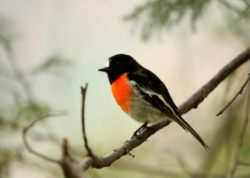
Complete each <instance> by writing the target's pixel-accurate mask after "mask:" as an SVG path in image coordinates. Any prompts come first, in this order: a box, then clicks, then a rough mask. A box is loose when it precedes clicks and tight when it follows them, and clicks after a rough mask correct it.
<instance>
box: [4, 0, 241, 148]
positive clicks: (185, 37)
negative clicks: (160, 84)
mask: <svg viewBox="0 0 250 178" xmlns="http://www.w3.org/2000/svg"><path fill="white" fill-rule="evenodd" d="M142 2H144V1H143V0H127V1H123V0H117V1H111V0H91V1H90V0H89V1H87V0H71V1H66V0H53V1H52V0H42V1H41V0H0V4H1V5H0V15H3V16H5V17H7V18H9V19H10V20H11V22H12V24H13V26H14V30H15V31H16V32H17V33H18V34H19V36H20V37H19V39H18V40H17V42H16V43H15V50H16V56H17V59H18V62H19V64H20V66H21V67H22V68H31V67H32V66H36V65H39V64H40V63H41V62H42V61H43V60H44V59H46V58H47V57H48V56H51V55H53V54H61V55H62V56H64V57H66V58H69V59H70V60H71V61H72V63H73V65H72V67H71V69H72V70H66V72H65V76H63V77H64V78H63V77H62V78H57V77H54V76H53V75H51V74H47V75H43V76H41V77H39V78H38V79H37V80H35V81H34V93H35V95H36V97H37V98H39V100H40V101H42V102H45V103H49V104H50V105H51V106H52V108H54V109H55V110H57V111H59V110H66V111H67V112H68V115H67V116H66V117H61V118H55V119H51V120H49V122H50V123H51V125H52V126H53V128H54V129H55V130H56V131H57V133H58V134H59V135H60V136H66V137H68V138H70V142H71V143H72V144H77V145H81V144H82V142H81V129H80V104H81V96H80V86H81V85H84V84H85V83H86V82H88V83H89V88H88V92H87V101H86V119H87V121H86V122H87V128H86V129H87V132H88V136H89V140H90V143H91V144H93V145H99V146H104V145H105V146H107V145H108V146H107V149H106V150H107V152H109V150H112V149H113V148H115V147H116V146H118V145H120V144H121V143H122V142H123V141H124V140H125V139H127V138H129V137H130V135H131V134H132V133H133V131H134V130H135V128H137V127H138V126H139V124H138V123H136V122H134V121H133V120H131V119H129V117H128V116H126V115H125V114H124V113H123V112H122V111H121V110H120V108H118V106H116V104H115V101H114V99H113V97H112V94H111V91H110V87H109V83H108V79H107V76H106V75H104V73H100V72H98V71H97V69H98V68H101V67H102V66H103V65H104V63H105V62H106V60H107V59H108V58H109V57H110V56H112V55H114V54H117V53H126V54H130V55H132V56H133V57H134V58H135V59H137V61H138V62H139V63H141V64H142V65H143V66H145V67H147V68H149V69H150V70H152V71H153V72H154V73H156V74H157V75H158V76H159V77H160V78H161V79H162V80H163V81H164V83H165V84H166V85H167V87H168V89H169V91H170V93H171V95H172V97H173V99H174V100H175V102H176V104H177V105H179V104H181V103H182V102H183V101H185V99H187V98H188V97H189V96H190V95H191V94H192V93H193V92H194V91H196V90H197V89H198V88H199V87H200V86H201V85H202V84H204V83H205V82H207V80H208V79H210V78H211V77H212V76H213V75H214V74H215V73H216V72H217V71H218V70H219V69H220V68H221V67H222V66H223V65H225V64H226V63H227V62H228V61H230V60H231V59H232V58H233V57H235V56H236V55H237V54H238V53H239V52H241V51H242V48H241V46H240V45H239V44H233V45H232V43H231V44H230V43H228V42H227V41H224V40H223V38H222V37H219V36H217V35H216V34H215V33H214V32H212V31H211V30H212V29H214V28H215V26H216V23H219V22H220V17H218V18H217V20H216V21H215V20H214V18H215V17H216V14H213V15H211V14H205V15H204V18H203V20H204V21H203V22H199V23H198V25H197V28H196V32H192V30H191V29H190V28H189V25H187V24H188V23H187V22H184V23H182V24H181V25H179V26H177V27H176V28H174V29H172V30H171V31H167V32H166V33H165V34H164V35H163V38H162V39H159V38H157V37H156V38H153V39H152V40H150V41H147V42H143V41H142V40H141V39H140V35H139V33H138V31H137V33H135V31H136V30H135V29H136V28H134V26H133V23H129V22H124V21H122V17H123V16H124V15H127V14H128V13H129V12H131V11H132V10H133V9H134V8H135V6H136V5H138V4H141V3H142ZM1 97H2V98H3V100H2V99H1V101H0V102H2V101H5V100H7V99H8V96H3V94H2V95H1ZM209 100H210V101H212V99H211V98H209V99H208V100H206V101H205V102H204V103H203V104H202V105H201V109H200V110H194V111H193V112H190V113H189V114H188V115H186V116H184V117H185V118H190V116H192V119H189V123H190V124H191V125H192V126H194V128H196V130H198V132H199V133H201V135H203V137H205V138H206V136H205V132H203V130H202V127H204V123H205V125H206V124H211V123H210V122H209V121H208V120H205V119H204V118H207V117H206V116H204V115H203V113H202V112H203V111H204V110H205V109H204V108H206V107H208V103H209ZM203 107H204V108H203ZM215 113H216V111H215V112H214V115H215ZM214 115H213V117H215V116H214ZM201 119H202V120H201ZM162 133H167V136H166V140H169V142H168V141H165V142H163V143H164V144H167V146H166V147H171V145H172V142H171V139H173V138H176V139H177V140H179V141H180V142H182V141H181V140H182V138H183V137H185V141H184V143H185V144H186V143H188V142H190V143H189V144H190V145H191V144H196V147H197V149H200V147H199V144H198V143H197V142H196V140H194V139H193V138H192V137H191V136H190V135H189V134H186V133H185V132H183V131H182V130H181V129H180V128H179V127H177V126H175V125H174V124H173V126H170V127H169V129H165V130H164V132H162ZM114 137H115V140H116V142H114V141H113V140H112V138H114ZM186 139H187V140H186ZM152 140H153V138H152V139H150V141H152ZM206 140H208V139H206ZM166 142H167V143H166ZM208 142H209V140H208ZM179 144H181V143H179ZM169 149H171V148H169ZM172 149H173V150H174V149H175V148H172Z"/></svg>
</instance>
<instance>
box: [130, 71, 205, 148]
mask: <svg viewBox="0 0 250 178" xmlns="http://www.w3.org/2000/svg"><path fill="white" fill-rule="evenodd" d="M128 77H129V79H130V80H132V81H135V87H136V88H137V90H138V91H139V92H140V93H141V94H142V95H143V96H144V99H145V100H146V101H148V102H149V103H151V104H152V106H154V107H156V108H158V109H159V110H160V111H162V112H163V113H165V114H166V115H167V116H168V117H170V118H172V119H173V121H175V122H177V123H178V124H179V125H180V126H181V127H182V128H184V129H185V130H188V131H189V132H190V133H191V134H192V135H193V136H194V137H195V138H196V139H197V140H198V141H199V142H200V143H201V144H202V145H203V147H204V148H208V146H207V144H206V143H205V142H204V141H203V139H202V138H201V137H200V136H199V134H198V133H197V132H196V131H195V130H194V129H193V128H192V127H191V126H190V125H189V124H188V123H187V122H186V121H185V120H184V119H183V118H182V117H181V114H180V112H179V110H178V108H177V106H176V105H175V104H174V102H173V99H172V98H171V96H170V94H169V92H168V89H167V88H166V86H165V85H164V83H163V82H162V81H161V80H160V79H159V78H158V77H157V76H156V75H155V74H154V73H152V72H151V71H149V70H147V69H145V68H141V69H138V70H137V71H136V72H133V73H129V74H128Z"/></svg>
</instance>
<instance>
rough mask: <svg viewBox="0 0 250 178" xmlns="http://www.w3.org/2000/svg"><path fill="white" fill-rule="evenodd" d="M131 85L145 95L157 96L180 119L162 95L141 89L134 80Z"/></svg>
mask: <svg viewBox="0 0 250 178" xmlns="http://www.w3.org/2000/svg"><path fill="white" fill-rule="evenodd" d="M130 84H131V85H132V86H136V87H138V88H139V89H140V90H142V91H143V92H144V93H146V94H148V95H149V96H151V97H152V96H153V95H155V96H157V97H158V98H159V99H160V100H161V101H162V102H163V103H164V104H165V105H166V106H167V107H168V108H169V109H170V110H171V111H172V113H173V114H174V115H175V117H177V118H179V116H178V115H177V114H176V113H175V111H174V109H173V108H172V107H171V106H170V105H169V104H168V103H167V102H166V100H165V99H164V97H163V96H162V95H160V94H158V93H156V92H154V91H152V90H147V89H145V88H142V87H140V86H139V85H138V84H137V83H136V82H135V81H133V80H131V81H130Z"/></svg>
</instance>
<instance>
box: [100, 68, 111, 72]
mask: <svg viewBox="0 0 250 178" xmlns="http://www.w3.org/2000/svg"><path fill="white" fill-rule="evenodd" d="M98 71H101V72H108V71H109V67H104V68H101V69H98Z"/></svg>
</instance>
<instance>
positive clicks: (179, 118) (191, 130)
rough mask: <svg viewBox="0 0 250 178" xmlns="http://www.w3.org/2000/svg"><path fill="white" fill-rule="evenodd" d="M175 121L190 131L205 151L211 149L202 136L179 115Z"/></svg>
mask: <svg viewBox="0 0 250 178" xmlns="http://www.w3.org/2000/svg"><path fill="white" fill-rule="evenodd" d="M175 121H176V122H177V123H178V124H179V125H180V126H181V127H182V128H183V129H185V130H188V131H189V132H190V133H191V134H192V135H193V136H194V137H195V138H196V139H197V140H198V141H199V142H200V143H201V144H202V146H203V147H204V148H205V149H208V148H209V147H208V146H207V144H206V143H205V141H204V140H203V139H202V138H201V137H200V135H199V134H198V133H197V132H196V131H195V130H194V129H193V128H192V127H191V126H190V125H189V124H188V123H187V122H186V121H185V120H184V119H183V118H182V117H181V116H179V115H177V118H175Z"/></svg>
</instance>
